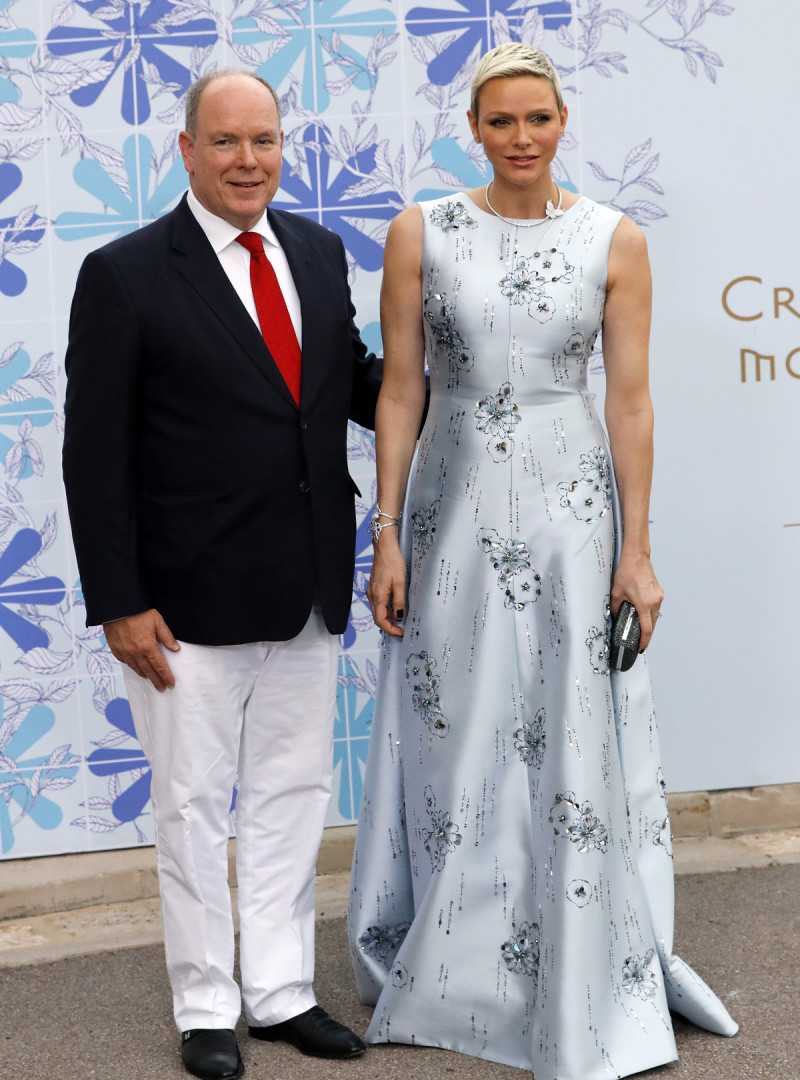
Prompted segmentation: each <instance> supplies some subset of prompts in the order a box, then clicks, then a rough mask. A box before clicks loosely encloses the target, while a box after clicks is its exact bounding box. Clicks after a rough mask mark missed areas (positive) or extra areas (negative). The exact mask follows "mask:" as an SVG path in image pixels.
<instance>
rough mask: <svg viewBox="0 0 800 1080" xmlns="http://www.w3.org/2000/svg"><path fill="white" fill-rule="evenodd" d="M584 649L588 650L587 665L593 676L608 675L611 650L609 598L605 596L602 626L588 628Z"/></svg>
mask: <svg viewBox="0 0 800 1080" xmlns="http://www.w3.org/2000/svg"><path fill="white" fill-rule="evenodd" d="M586 647H587V648H588V650H589V663H590V664H591V665H592V671H593V672H594V673H595V675H607V674H608V656H609V650H610V648H611V597H610V596H606V598H605V601H604V602H603V625H602V627H597V626H590V627H589V632H588V634H587V636H586Z"/></svg>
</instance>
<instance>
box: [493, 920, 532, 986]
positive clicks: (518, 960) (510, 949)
mask: <svg viewBox="0 0 800 1080" xmlns="http://www.w3.org/2000/svg"><path fill="white" fill-rule="evenodd" d="M512 929H513V927H512ZM500 952H501V953H502V956H503V961H504V962H505V965H506V967H507V968H508V970H509V971H511V972H513V973H514V974H515V975H530V976H535V975H537V974H538V972H539V925H538V923H527V922H524V923H520V927H519V930H517V932H516V933H512V934H511V936H510V937H509V939H508V940H507V941H504V942H503V944H502V945H501V946H500Z"/></svg>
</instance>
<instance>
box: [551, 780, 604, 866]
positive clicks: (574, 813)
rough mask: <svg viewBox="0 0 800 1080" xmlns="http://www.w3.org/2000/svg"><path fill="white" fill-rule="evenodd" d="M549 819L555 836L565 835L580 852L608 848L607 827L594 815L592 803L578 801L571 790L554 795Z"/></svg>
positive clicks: (601, 850)
mask: <svg viewBox="0 0 800 1080" xmlns="http://www.w3.org/2000/svg"><path fill="white" fill-rule="evenodd" d="M549 821H550V823H551V824H552V826H553V830H554V832H555V834H556V836H564V837H566V838H567V839H568V840H570V841H571V842H572V843H573V844H574V845H575V847H576V848H577V849H578V851H579V852H580V853H581V854H585V853H586V852H587V851H599V852H601V853H605V851H606V850H607V848H608V841H609V835H608V829H607V828H606V827H605V825H603V823H602V822H601V821H600V819H599V818H598V817H596V816H595V813H594V808H593V807H592V804H591V803H590V802H584V803H579V802H578V800H577V799H576V798H575V796H574V794H573V793H572V792H571V791H567V792H565V793H564V794H559V795H556V798H555V802H554V804H553V806H552V808H551V810H550V818H549Z"/></svg>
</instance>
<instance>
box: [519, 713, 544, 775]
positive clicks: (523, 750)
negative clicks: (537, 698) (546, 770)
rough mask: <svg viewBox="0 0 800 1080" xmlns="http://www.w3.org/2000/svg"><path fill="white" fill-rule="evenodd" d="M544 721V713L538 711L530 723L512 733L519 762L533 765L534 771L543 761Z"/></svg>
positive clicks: (539, 767)
mask: <svg viewBox="0 0 800 1080" xmlns="http://www.w3.org/2000/svg"><path fill="white" fill-rule="evenodd" d="M544 721H545V711H544V709H539V710H538V712H537V713H536V716H535V718H534V720H533V722H532V723H530V724H523V725H522V727H521V728H517V730H516V731H515V732H514V747H515V748H516V750H517V751H518V753H519V757H520V761H524V762H525V764H526V765H533V767H534V768H536V769H541V767H542V763H543V761H544V751H545V736H544Z"/></svg>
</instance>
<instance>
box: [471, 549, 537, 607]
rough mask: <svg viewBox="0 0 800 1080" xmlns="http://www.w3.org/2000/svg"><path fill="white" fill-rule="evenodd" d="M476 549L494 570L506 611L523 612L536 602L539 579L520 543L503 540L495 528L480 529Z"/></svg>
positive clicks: (527, 553)
mask: <svg viewBox="0 0 800 1080" xmlns="http://www.w3.org/2000/svg"><path fill="white" fill-rule="evenodd" d="M478 546H479V547H480V548H481V550H482V551H484V552H485V553H486V554H487V555H488V556H489V560H490V562H491V564H492V566H493V567H494V569H495V570H496V571H497V584H498V585H499V587H500V588H501V589H502V590H503V592H504V593H505V601H504V602H505V606H506V607H507V608H514V609H515V610H516V611H522V609H523V608H524V607H525V606H526V604H532V603H535V602H536V600H538V598H539V596H540V595H541V592H542V589H541V583H542V579H541V576H540V575H539V574H537V573H536V571H535V570H534V568H533V566H532V565H531V557H530V553H529V551H528V547H527V544H525V542H524V541H523V540H514V539H508V540H506V539H505V538H504V537H502V536H500V534H499V533H498V532H497V530H496V529H481V530H480V531H479V532H478Z"/></svg>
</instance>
